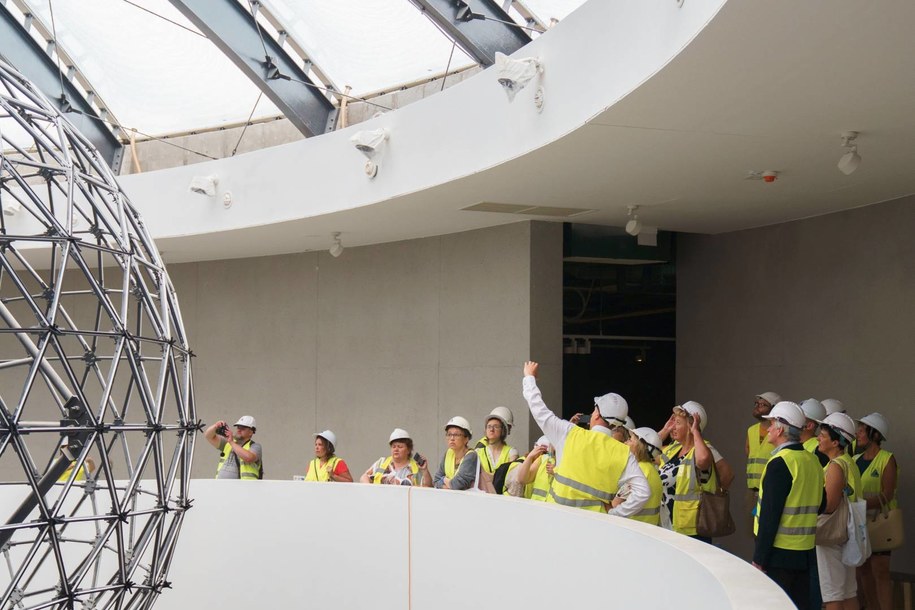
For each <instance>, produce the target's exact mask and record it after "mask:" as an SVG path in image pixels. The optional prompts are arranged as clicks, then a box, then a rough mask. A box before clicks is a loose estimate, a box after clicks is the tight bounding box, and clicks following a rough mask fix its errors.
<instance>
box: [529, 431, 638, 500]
mask: <svg viewBox="0 0 915 610" xmlns="http://www.w3.org/2000/svg"><path fill="white" fill-rule="evenodd" d="M629 455H630V453H629V447H628V446H626V445H624V444H623V443H621V442H619V441H617V440H615V439H613V438H611V437H610V436H607V435H606V434H602V433H600V432H595V431H592V430H585V429H583V428H579V427H578V426H573V427H572V428H571V429H570V430H569V434H568V436H566V443H565V447H564V449H563V455H562V461H561V462H560V464H559V465H558V466H556V470H554V471H553V484H552V485H551V486H550V495H549V496H548V497H547V500H546V501H547V502H555V503H556V504H562V505H563V506H573V507H575V508H583V509H585V510H593V511H597V512H607V507H608V506H609V504H610V502H612V501H613V498H614V496H615V495H616V492H617V491H618V487H619V479H620V475H622V474H623V470H625V468H626V462H628V461H629Z"/></svg>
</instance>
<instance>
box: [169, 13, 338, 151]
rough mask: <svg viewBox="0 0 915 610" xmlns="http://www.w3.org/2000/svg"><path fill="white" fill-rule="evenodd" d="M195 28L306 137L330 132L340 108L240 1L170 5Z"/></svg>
mask: <svg viewBox="0 0 915 610" xmlns="http://www.w3.org/2000/svg"><path fill="white" fill-rule="evenodd" d="M170 1H171V3H172V4H173V5H174V6H175V8H177V9H178V10H179V11H180V12H181V13H182V14H183V15H184V16H185V17H186V18H187V19H188V20H189V21H190V22H191V23H193V24H194V25H195V26H196V27H197V28H198V29H199V30H200V31H201V32H203V33H204V34H205V35H206V36H207V38H209V39H210V41H211V42H212V43H213V44H215V45H216V46H217V48H219V50H220V51H222V52H223V53H225V55H226V56H227V57H228V58H229V59H230V60H231V61H232V63H234V64H235V65H236V66H237V67H238V68H239V69H240V70H241V71H242V72H244V74H245V75H246V76H247V77H248V78H249V79H251V80H252V81H253V82H254V83H255V84H256V85H257V86H258V88H260V90H261V91H263V92H264V95H266V96H267V97H268V98H270V100H271V101H272V102H273V103H274V104H276V106H277V107H278V108H279V109H280V111H281V112H282V113H283V114H284V115H285V116H286V118H287V119H289V121H290V122H291V123H292V124H293V125H295V127H296V128H297V129H298V130H299V131H300V132H302V133H303V134H304V135H306V136H313V135H319V134H322V133H326V132H328V131H332V130H333V128H334V124H335V123H336V119H337V108H336V106H334V104H333V102H331V100H330V99H329V98H328V96H327V94H325V92H324V91H323V89H325V87H324V86H322V85H318V84H317V83H315V82H314V81H313V80H312V79H311V77H310V76H309V74H308V71H307V70H306V69H305V68H304V67H303V66H299V65H298V64H297V63H296V61H295V60H294V59H293V58H292V57H291V56H290V55H289V54H288V53H287V52H286V50H285V49H284V48H283V45H282V44H281V43H280V41H277V40H275V39H274V38H273V37H271V36H269V35H264V32H263V30H262V28H261V26H260V24H259V22H258V21H257V18H256V17H255V15H254V13H256V12H257V11H259V10H260V9H261V8H262V7H261V4H260V2H256V1H254V2H249V3H248V4H249V5H250V7H251V9H250V10H246V9H245V8H244V7H243V6H242V5H241V4H240V3H239V2H238V1H237V0H170Z"/></svg>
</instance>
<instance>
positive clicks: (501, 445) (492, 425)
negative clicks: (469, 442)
mask: <svg viewBox="0 0 915 610" xmlns="http://www.w3.org/2000/svg"><path fill="white" fill-rule="evenodd" d="M512 421H514V417H513V415H512V412H511V411H510V410H509V409H508V408H507V407H496V408H495V409H493V410H492V412H491V413H490V414H489V416H488V417H487V418H486V436H485V438H484V440H483V441H481V442H480V443H478V444H477V449H476V452H477V455H478V456H479V458H480V467H481V468H482V469H483V470H485V471H486V472H488V473H489V474H493V473H494V472H495V471H496V468H498V467H499V466H501V465H502V464H506V463H508V462H513V461H514V460H516V459H518V450H517V449H515V448H514V447H512V446H511V445H508V444H506V443H505V438H506V437H507V436H508V435H509V433H510V432H511V429H512V428H511V422H512ZM480 445H482V446H480Z"/></svg>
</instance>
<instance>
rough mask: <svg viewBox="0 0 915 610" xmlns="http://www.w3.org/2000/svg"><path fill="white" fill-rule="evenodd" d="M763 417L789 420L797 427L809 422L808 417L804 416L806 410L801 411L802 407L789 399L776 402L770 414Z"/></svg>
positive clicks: (789, 422)
mask: <svg viewBox="0 0 915 610" xmlns="http://www.w3.org/2000/svg"><path fill="white" fill-rule="evenodd" d="M763 417H764V418H765V419H777V420H779V421H783V422H787V423H788V424H790V425H792V426H794V427H795V428H803V427H804V424H805V423H807V418H806V417H804V412H803V411H801V408H800V407H799V406H798V405H797V403H795V402H791V401H789V400H783V401H781V402H778V403H775V406H774V407H772V410H771V411H769V414H768V415H763Z"/></svg>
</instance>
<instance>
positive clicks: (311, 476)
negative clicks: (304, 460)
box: [305, 457, 340, 483]
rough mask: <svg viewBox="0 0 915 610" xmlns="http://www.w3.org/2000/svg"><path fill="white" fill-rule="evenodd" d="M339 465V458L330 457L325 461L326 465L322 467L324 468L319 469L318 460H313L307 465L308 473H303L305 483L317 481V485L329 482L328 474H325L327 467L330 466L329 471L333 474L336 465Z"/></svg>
mask: <svg viewBox="0 0 915 610" xmlns="http://www.w3.org/2000/svg"><path fill="white" fill-rule="evenodd" d="M338 463H340V458H338V457H332V458H330V459H329V460H327V464H325V465H324V468H321V466H320V464H319V462H318V458H315V459H313V460H312V461H311V462H309V464H308V472H306V473H305V480H306V481H318V482H319V483H327V482H328V481H330V474H329V473H328V472H327V466H328V464H329V465H330V470H331V472H333V471H334V470H336V469H337V464H338Z"/></svg>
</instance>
